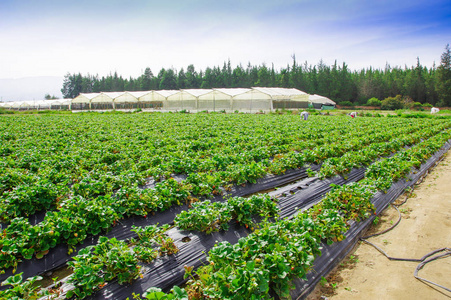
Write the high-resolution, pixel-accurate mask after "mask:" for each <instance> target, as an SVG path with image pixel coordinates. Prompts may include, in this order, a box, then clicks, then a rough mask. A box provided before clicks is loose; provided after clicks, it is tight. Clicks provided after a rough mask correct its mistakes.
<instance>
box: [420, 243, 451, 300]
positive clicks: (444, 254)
mask: <svg viewBox="0 0 451 300" xmlns="http://www.w3.org/2000/svg"><path fill="white" fill-rule="evenodd" d="M443 251H446V252H445V253H442V254H439V255H436V256H432V257H431V258H428V259H426V260H424V261H423V262H421V263H420V264H419V265H418V266H417V267H416V269H415V272H414V273H413V276H415V278H416V279H418V280H420V281H424V282H427V283H430V284H433V285H435V286H438V287H440V288H442V289H444V290H447V291H448V292H451V289H449V288H447V287H444V286H442V285H440V284H437V283H435V282H432V281H430V280H427V279H424V278H422V277H420V276H418V271H420V270H421V269H422V268H423V267H424V265H425V264H427V263H429V262H431V261H434V260H437V259H439V258H445V257H446V256H451V248H442V249H437V250H435V251H432V252H430V253H428V254H427V255H426V256H425V258H427V257H429V256H431V255H434V254H436V253H439V252H443Z"/></svg>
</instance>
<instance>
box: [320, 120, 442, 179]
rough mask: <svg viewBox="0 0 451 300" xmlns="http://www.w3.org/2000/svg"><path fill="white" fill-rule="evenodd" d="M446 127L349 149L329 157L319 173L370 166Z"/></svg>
mask: <svg viewBox="0 0 451 300" xmlns="http://www.w3.org/2000/svg"><path fill="white" fill-rule="evenodd" d="M445 128H447V126H446V125H443V126H437V127H434V128H425V129H423V130H420V131H415V132H413V133H411V134H404V135H397V136H396V138H395V139H393V140H391V141H389V142H386V143H374V144H370V145H369V146H368V147H365V148H362V149H358V150H353V151H349V152H347V153H345V154H344V155H343V156H341V157H333V158H328V159H326V160H325V161H324V163H323V164H322V165H321V169H320V170H319V172H317V175H318V176H319V177H320V178H326V177H330V176H333V175H337V174H343V173H346V172H349V171H350V170H351V169H352V168H356V167H361V166H368V165H369V164H370V163H372V162H373V161H374V160H375V159H376V158H378V157H381V156H386V155H389V154H392V153H395V152H398V151H399V150H401V148H402V147H405V146H411V145H414V144H416V143H418V142H419V141H420V140H421V139H425V138H429V137H431V136H434V135H436V134H437V133H439V132H441V131H442V130H444V129H445Z"/></svg>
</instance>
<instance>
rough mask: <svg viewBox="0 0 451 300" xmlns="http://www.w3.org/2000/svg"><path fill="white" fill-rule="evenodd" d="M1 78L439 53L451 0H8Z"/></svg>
mask: <svg viewBox="0 0 451 300" xmlns="http://www.w3.org/2000/svg"><path fill="white" fill-rule="evenodd" d="M0 41H1V44H0V78H20V77H28V76H64V75H65V74H66V73H67V72H70V73H74V72H77V73H78V72H81V73H82V74H87V73H90V74H99V75H105V74H108V73H109V72H114V71H117V72H118V73H119V74H121V75H123V76H133V77H137V76H139V75H140V74H141V73H142V71H143V70H144V69H145V68H146V67H150V68H151V69H152V71H153V72H154V73H155V74H156V73H157V72H158V71H159V70H160V69H161V68H162V67H164V68H171V67H174V68H175V69H177V70H179V69H180V68H182V67H183V68H185V70H186V67H187V66H188V65H189V64H194V66H195V67H196V69H197V70H199V69H205V68H206V67H207V66H211V67H212V66H216V65H220V66H222V64H223V63H224V61H227V60H228V59H230V61H231V63H232V66H236V65H238V64H240V63H241V64H242V65H243V66H245V65H247V63H248V62H251V63H252V64H261V63H266V64H267V65H270V64H271V63H274V65H275V67H276V68H281V67H284V66H286V65H287V64H291V56H292V55H293V54H295V55H296V59H297V60H298V61H299V62H304V61H308V63H309V64H317V63H318V62H319V60H320V59H323V60H324V62H325V63H327V64H332V63H333V62H334V60H337V62H338V63H339V64H341V63H342V62H346V63H347V64H348V66H349V67H350V68H351V69H361V68H365V67H369V66H373V67H376V68H383V67H384V66H385V64H386V63H387V62H388V63H389V64H390V65H391V66H402V67H404V65H407V66H408V67H410V66H412V65H415V64H416V58H417V57H419V58H420V62H421V63H422V64H423V65H425V66H428V67H430V66H432V64H433V63H434V61H435V63H436V64H438V63H439V62H440V55H441V53H442V52H443V51H444V48H445V46H446V44H448V43H450V41H451V1H449V0H431V1H416V0H410V1H404V0H400V1H386V0H372V1H366V0H360V1H357V0H345V1H337V0H335V1H329V0H327V1H326V0H316V1H311V0H304V1H294V0H292V1H290V0H281V1H265V0H260V1H255V0H248V1H245V0H241V1H239V0H221V1H216V0H210V1H206V0H197V1H191V0H180V1H170V0H167V1H164V2H163V1H152V0H148V1H145V0H102V1H95V0H90V1H85V0H81V1H73V0H71V1H66V0H54V1H50V0H41V1H38V0H14V1H13V0H2V1H0Z"/></svg>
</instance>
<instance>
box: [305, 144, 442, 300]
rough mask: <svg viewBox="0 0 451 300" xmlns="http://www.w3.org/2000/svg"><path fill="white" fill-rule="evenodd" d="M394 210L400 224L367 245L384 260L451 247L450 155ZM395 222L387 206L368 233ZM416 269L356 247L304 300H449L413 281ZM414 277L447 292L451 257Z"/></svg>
mask: <svg viewBox="0 0 451 300" xmlns="http://www.w3.org/2000/svg"><path fill="white" fill-rule="evenodd" d="M405 197H406V196H401V197H400V198H399V199H398V200H397V201H401V200H404V199H405ZM399 209H400V211H401V215H402V220H401V223H400V224H399V225H398V226H397V227H396V228H395V229H393V230H391V231H389V232H388V233H385V234H383V235H381V236H377V237H373V238H370V239H369V240H370V241H371V242H372V243H374V244H376V245H378V246H379V247H380V248H382V249H383V250H384V251H385V252H386V253H387V254H388V255H390V256H392V257H402V258H421V257H422V256H424V255H426V254H427V253H429V252H431V251H432V250H435V249H438V248H443V247H448V248H451V153H450V152H448V154H447V155H446V157H445V159H444V160H443V161H442V162H441V163H440V164H439V165H438V166H437V167H435V168H434V169H433V170H431V171H430V173H429V174H428V176H427V177H426V178H425V179H424V181H423V182H422V183H421V184H420V185H418V186H416V187H415V190H414V193H413V194H412V195H411V197H410V198H409V199H408V201H407V203H405V204H404V205H402V206H400V207H399ZM397 220H398V212H397V211H396V210H395V209H394V208H392V207H390V208H389V209H387V210H385V211H384V212H383V213H382V215H381V216H380V219H379V223H378V224H377V225H374V226H372V228H371V229H370V231H369V232H368V233H375V232H379V231H382V230H384V229H385V228H388V227H390V226H391V224H392V222H396V221H397ZM417 265H418V263H416V262H403V261H390V260H388V259H387V258H386V257H385V256H383V255H382V254H381V253H380V252H378V251H377V250H376V249H375V248H373V247H371V246H370V245H367V244H364V243H362V242H360V243H359V244H358V247H357V248H356V249H355V251H354V252H353V253H352V254H350V255H348V258H347V259H346V260H344V262H343V263H342V264H341V265H340V266H339V267H338V268H337V269H336V270H335V271H333V272H332V273H331V274H330V275H329V276H328V277H327V278H325V279H323V280H322V282H321V283H320V284H318V286H317V287H316V289H315V291H314V292H313V293H312V294H311V295H310V296H309V297H308V298H307V299H309V300H314V299H331V300H339V299H409V300H410V299H451V292H447V291H445V290H444V289H440V288H436V287H435V286H433V285H427V284H425V283H423V282H421V281H419V280H417V279H416V278H415V277H414V276H413V273H414V270H415V268H416V267H417ZM419 276H420V277H423V278H425V279H428V280H430V281H433V282H435V283H438V284H441V285H442V286H445V287H447V288H449V289H451V257H447V258H444V259H440V260H437V261H434V262H431V263H429V264H427V265H426V266H425V267H424V268H423V269H422V270H421V271H420V272H419Z"/></svg>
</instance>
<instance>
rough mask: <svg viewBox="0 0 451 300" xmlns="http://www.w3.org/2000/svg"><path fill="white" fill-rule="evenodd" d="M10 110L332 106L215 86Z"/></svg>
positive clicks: (95, 96) (23, 104)
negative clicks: (216, 87)
mask: <svg viewBox="0 0 451 300" xmlns="http://www.w3.org/2000/svg"><path fill="white" fill-rule="evenodd" d="M0 107H2V108H4V109H12V110H42V109H55V110H64V109H65V110H67V109H70V110H72V111H75V112H76V111H88V110H94V111H107V110H121V111H133V110H136V109H142V110H143V111H156V110H159V111H181V110H185V111H189V112H199V111H225V112H235V111H239V112H268V111H273V110H277V109H305V108H308V107H314V108H316V109H322V108H333V107H335V102H334V101H332V100H330V99H329V98H327V97H323V96H319V95H309V94H307V93H304V92H302V91H300V90H297V89H292V88H266V87H253V88H218V89H215V88H214V89H182V90H158V91H138V92H101V93H81V94H80V95H78V96H77V97H75V98H74V99H56V100H39V101H16V102H3V103H0Z"/></svg>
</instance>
